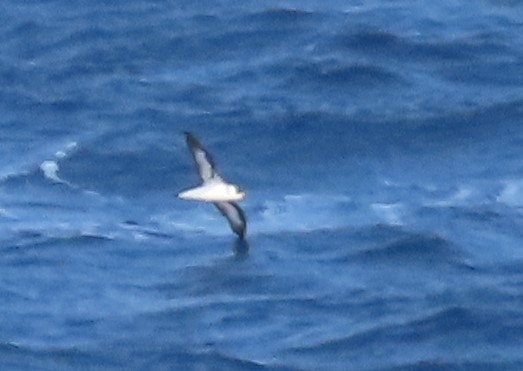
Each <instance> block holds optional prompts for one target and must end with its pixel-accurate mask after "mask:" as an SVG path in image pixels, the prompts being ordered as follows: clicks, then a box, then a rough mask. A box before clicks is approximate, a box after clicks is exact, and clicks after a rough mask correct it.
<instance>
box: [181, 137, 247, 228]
mask: <svg viewBox="0 0 523 371" xmlns="http://www.w3.org/2000/svg"><path fill="white" fill-rule="evenodd" d="M184 134H185V140H186V142H187V146H188V147H189V150H190V151H191V154H192V157H193V159H194V163H195V165H196V169H197V170H198V173H199V174H200V178H201V180H202V185H200V186H199V187H196V188H191V189H189V190H186V191H183V192H180V193H179V194H178V197H179V198H181V199H184V200H195V201H204V202H212V203H213V204H214V205H215V206H216V207H217V208H218V210H220V212H221V213H222V215H223V216H225V217H226V218H227V220H228V221H229V225H230V226H231V229H232V230H233V232H234V233H236V234H237V235H238V236H239V237H240V238H244V236H245V231H246V229H247V221H246V219H245V213H244V212H243V210H242V209H241V208H240V206H238V204H237V203H235V202H234V201H240V200H243V199H244V198H245V192H243V191H242V190H241V189H240V187H238V186H237V185H234V184H230V183H227V182H225V181H224V180H223V179H222V178H221V177H220V176H219V175H218V174H217V173H216V169H215V164H214V161H213V160H212V157H211V155H210V154H209V152H207V151H206V150H205V149H204V148H203V146H202V145H201V144H200V142H199V141H198V139H196V138H195V137H194V135H192V134H191V133H189V132H184Z"/></svg>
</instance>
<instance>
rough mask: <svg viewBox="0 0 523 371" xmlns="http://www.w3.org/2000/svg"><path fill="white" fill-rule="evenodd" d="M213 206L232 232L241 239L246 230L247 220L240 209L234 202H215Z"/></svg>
mask: <svg viewBox="0 0 523 371" xmlns="http://www.w3.org/2000/svg"><path fill="white" fill-rule="evenodd" d="M214 205H216V207H217V208H218V210H220V212H221V213H222V215H223V216H225V217H226V218H227V220H228V221H229V225H230V226H231V229H232V230H233V232H234V233H236V234H237V235H238V236H239V237H240V238H243V237H244V236H245V232H246V230H247V220H246V218H245V213H244V212H243V210H242V209H241V207H240V206H238V204H237V203H235V202H215V203H214Z"/></svg>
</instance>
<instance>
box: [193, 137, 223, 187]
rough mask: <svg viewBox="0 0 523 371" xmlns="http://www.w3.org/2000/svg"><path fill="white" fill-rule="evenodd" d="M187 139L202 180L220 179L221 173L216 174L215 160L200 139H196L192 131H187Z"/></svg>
mask: <svg viewBox="0 0 523 371" xmlns="http://www.w3.org/2000/svg"><path fill="white" fill-rule="evenodd" d="M185 141H186V142H187V146H188V147H189V150H190V151H191V154H192V157H193V159H194V163H195V165H196V169H197V170H198V174H200V178H201V179H202V181H203V182H207V181H209V180H211V179H220V177H219V175H218V174H216V170H215V166H214V161H213V159H212V157H211V155H210V154H209V152H207V151H206V150H205V148H203V146H202V145H201V144H200V142H199V141H198V139H196V138H195V137H194V135H192V134H191V133H189V132H185Z"/></svg>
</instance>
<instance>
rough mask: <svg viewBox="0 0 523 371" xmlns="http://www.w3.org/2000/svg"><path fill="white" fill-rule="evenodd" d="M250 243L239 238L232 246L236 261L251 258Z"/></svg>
mask: <svg viewBox="0 0 523 371" xmlns="http://www.w3.org/2000/svg"><path fill="white" fill-rule="evenodd" d="M249 249H250V247H249V242H247V240H245V239H243V238H237V239H236V240H234V242H233V245H232V252H233V253H234V258H235V259H236V260H245V259H247V258H248V257H249Z"/></svg>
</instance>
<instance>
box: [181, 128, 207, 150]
mask: <svg viewBox="0 0 523 371" xmlns="http://www.w3.org/2000/svg"><path fill="white" fill-rule="evenodd" d="M183 134H184V135H185V140H186V142H187V145H189V147H201V146H202V145H201V144H200V142H198V139H196V137H195V136H194V135H193V134H192V133H191V132H189V131H183Z"/></svg>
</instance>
